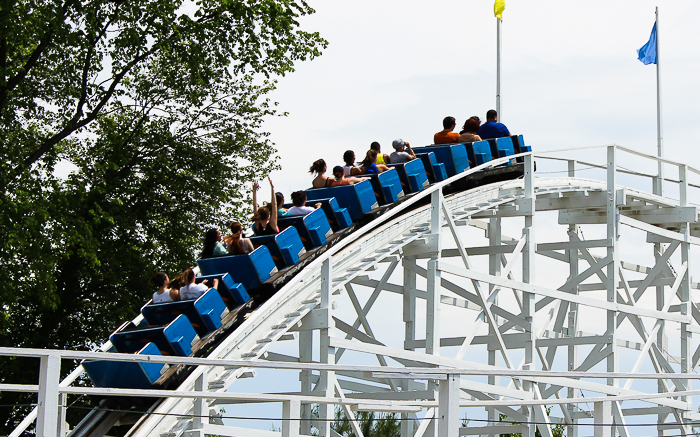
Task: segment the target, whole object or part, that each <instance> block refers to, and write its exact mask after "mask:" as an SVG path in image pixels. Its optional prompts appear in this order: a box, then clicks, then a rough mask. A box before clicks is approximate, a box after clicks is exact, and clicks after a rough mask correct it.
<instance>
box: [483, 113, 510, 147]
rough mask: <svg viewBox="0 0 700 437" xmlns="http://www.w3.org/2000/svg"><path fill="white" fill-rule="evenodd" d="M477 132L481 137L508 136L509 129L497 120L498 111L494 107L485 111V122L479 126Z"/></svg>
mask: <svg viewBox="0 0 700 437" xmlns="http://www.w3.org/2000/svg"><path fill="white" fill-rule="evenodd" d="M477 134H478V135H479V136H480V137H481V138H482V139H484V140H485V139H488V138H501V137H509V136H510V131H508V128H507V127H506V125H505V124H503V123H499V122H498V113H497V112H496V110H495V109H489V110H488V111H487V112H486V123H484V124H482V125H481V126H479V131H478V132H477Z"/></svg>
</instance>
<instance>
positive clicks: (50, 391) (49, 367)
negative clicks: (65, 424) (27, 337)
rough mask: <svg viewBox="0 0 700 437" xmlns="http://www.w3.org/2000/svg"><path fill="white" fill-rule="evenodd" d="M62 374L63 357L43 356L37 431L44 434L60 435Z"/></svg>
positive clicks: (40, 373) (40, 370)
mask: <svg viewBox="0 0 700 437" xmlns="http://www.w3.org/2000/svg"><path fill="white" fill-rule="evenodd" d="M60 374H61V357H60V356H59V355H54V354H51V355H45V356H42V357H41V363H40V368H39V402H38V406H37V408H38V410H37V419H36V433H37V434H38V435H42V436H55V435H58V417H59V414H58V393H59V391H58V388H59V387H58V384H59V381H60V380H59V376H60Z"/></svg>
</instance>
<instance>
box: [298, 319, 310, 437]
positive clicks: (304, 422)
mask: <svg viewBox="0 0 700 437" xmlns="http://www.w3.org/2000/svg"><path fill="white" fill-rule="evenodd" d="M312 360H313V331H301V332H299V362H302V363H310V362H311V361H312ZM311 379H312V374H311V370H302V371H300V372H299V382H300V383H301V389H300V391H301V393H304V394H309V393H311V384H312V381H311ZM299 417H300V418H301V421H300V424H299V425H300V432H301V433H302V434H305V435H308V434H311V404H306V403H305V404H301V405H300V415H299Z"/></svg>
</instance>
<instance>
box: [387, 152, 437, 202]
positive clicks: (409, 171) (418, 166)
mask: <svg viewBox="0 0 700 437" xmlns="http://www.w3.org/2000/svg"><path fill="white" fill-rule="evenodd" d="M389 167H393V168H395V169H396V171H397V172H398V173H399V179H400V180H401V186H402V187H403V191H404V192H405V193H407V194H408V193H417V192H419V191H422V190H423V189H424V188H425V187H427V186H428V174H427V173H426V172H425V166H424V165H423V161H421V160H420V159H414V160H412V161H408V162H404V163H402V164H389Z"/></svg>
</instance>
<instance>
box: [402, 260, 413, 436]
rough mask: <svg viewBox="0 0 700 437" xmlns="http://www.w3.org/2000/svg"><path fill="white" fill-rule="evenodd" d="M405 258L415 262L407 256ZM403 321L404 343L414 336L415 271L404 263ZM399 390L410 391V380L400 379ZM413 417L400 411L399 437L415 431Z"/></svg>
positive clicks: (410, 434) (411, 434)
mask: <svg viewBox="0 0 700 437" xmlns="http://www.w3.org/2000/svg"><path fill="white" fill-rule="evenodd" d="M406 259H409V260H411V261H412V262H415V260H414V259H412V258H411V257H408V258H406ZM402 302H403V323H404V344H407V343H409V342H411V341H413V340H415V338H416V272H415V271H414V270H413V269H411V268H409V267H407V266H406V264H404V269H403V296H402ZM401 390H402V391H410V390H411V381H410V380H408V379H404V380H401ZM413 417H415V414H413V415H411V414H409V413H408V412H402V413H401V437H411V436H413V434H414V433H415V421H413V420H410V419H411V418H413Z"/></svg>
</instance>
